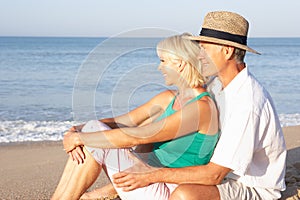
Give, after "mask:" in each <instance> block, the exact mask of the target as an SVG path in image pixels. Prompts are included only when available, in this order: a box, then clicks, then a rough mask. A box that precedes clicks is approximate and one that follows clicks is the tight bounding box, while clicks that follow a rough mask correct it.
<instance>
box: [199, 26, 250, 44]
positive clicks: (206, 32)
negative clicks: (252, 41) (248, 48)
mask: <svg viewBox="0 0 300 200" xmlns="http://www.w3.org/2000/svg"><path fill="white" fill-rule="evenodd" d="M199 35H200V36H207V37H213V38H218V39H222V40H229V41H231V42H236V43H239V44H242V45H247V36H242V35H236V34H231V33H227V32H223V31H217V30H213V29H208V28H202V30H201V32H200V34H199Z"/></svg>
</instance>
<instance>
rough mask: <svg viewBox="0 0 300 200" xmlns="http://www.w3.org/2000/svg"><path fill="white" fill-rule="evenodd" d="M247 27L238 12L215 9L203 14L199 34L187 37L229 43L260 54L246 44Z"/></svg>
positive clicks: (246, 23)
mask: <svg viewBox="0 0 300 200" xmlns="http://www.w3.org/2000/svg"><path fill="white" fill-rule="evenodd" d="M248 28H249V23H248V21H247V20H246V19H245V18H244V17H242V16H240V15H239V14H236V13H232V12H227V11H215V12H209V13H208V14H207V15H206V16H205V18H204V22H203V24H202V30H201V32H200V34H199V36H190V37H188V38H189V39H191V40H199V41H205V42H212V43H217V44H224V45H229V46H233V47H237V48H240V49H244V50H246V51H249V52H252V53H256V54H260V53H259V52H257V51H255V50H254V49H251V48H250V47H248V46H247V33H248Z"/></svg>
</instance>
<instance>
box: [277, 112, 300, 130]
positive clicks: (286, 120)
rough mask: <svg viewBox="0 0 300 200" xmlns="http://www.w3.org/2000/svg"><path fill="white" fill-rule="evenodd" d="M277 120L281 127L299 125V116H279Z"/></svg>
mask: <svg viewBox="0 0 300 200" xmlns="http://www.w3.org/2000/svg"><path fill="white" fill-rule="evenodd" d="M279 120H280V123H281V126H282V127H285V126H296V125H300V114H299V113H295V114H279Z"/></svg>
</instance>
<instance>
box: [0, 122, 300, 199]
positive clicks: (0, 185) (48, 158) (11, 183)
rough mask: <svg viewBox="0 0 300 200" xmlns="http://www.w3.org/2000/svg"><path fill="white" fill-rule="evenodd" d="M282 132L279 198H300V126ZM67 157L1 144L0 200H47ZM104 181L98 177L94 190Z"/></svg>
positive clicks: (33, 145) (49, 148) (57, 146)
mask: <svg viewBox="0 0 300 200" xmlns="http://www.w3.org/2000/svg"><path fill="white" fill-rule="evenodd" d="M283 130H284V134H285V138H286V144H287V148H288V159H287V173H286V181H287V186H288V188H287V190H286V191H285V192H284V193H283V196H284V197H283V198H282V199H287V200H294V199H300V126H292V127H284V128H283ZM67 158H68V156H67V155H66V154H65V152H64V151H63V147H62V143H61V142H29V143H13V144H0V164H1V168H0V177H1V181H0V199H28V200H31V199H32V200H34V199H49V198H50V197H51V194H52V193H53V191H54V190H55V187H56V185H57V183H58V181H59V178H60V176H61V173H62V171H63V168H64V165H65V163H66V160H67ZM107 182H108V180H107V178H106V177H105V176H100V177H99V178H98V180H97V181H96V183H95V184H94V185H93V188H94V187H99V186H101V185H104V184H106V183H107Z"/></svg>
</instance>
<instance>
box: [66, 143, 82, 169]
mask: <svg viewBox="0 0 300 200" xmlns="http://www.w3.org/2000/svg"><path fill="white" fill-rule="evenodd" d="M69 155H70V157H71V158H72V160H73V161H75V162H77V164H78V165H79V164H83V162H84V159H85V154H84V152H83V146H78V147H76V148H75V149H73V150H72V151H70V152H69Z"/></svg>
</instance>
